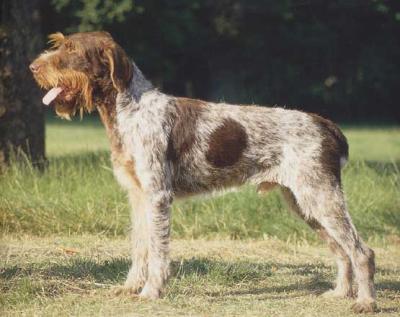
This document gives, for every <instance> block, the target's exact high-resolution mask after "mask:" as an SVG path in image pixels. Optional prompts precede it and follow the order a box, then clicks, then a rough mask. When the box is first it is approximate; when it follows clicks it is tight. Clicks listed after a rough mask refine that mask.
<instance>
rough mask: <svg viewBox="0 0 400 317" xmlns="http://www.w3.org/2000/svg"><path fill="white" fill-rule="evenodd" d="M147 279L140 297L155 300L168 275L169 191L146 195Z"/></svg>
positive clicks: (170, 196) (155, 191)
mask: <svg viewBox="0 0 400 317" xmlns="http://www.w3.org/2000/svg"><path fill="white" fill-rule="evenodd" d="M147 202H148V206H147V211H146V219H147V226H148V230H149V231H148V239H149V241H148V277H147V282H146V284H145V286H144V288H143V290H142V292H141V293H140V297H142V298H147V299H156V298H159V297H160V295H161V291H162V288H163V286H164V284H165V282H166V281H167V279H168V275H169V235H170V205H171V203H172V195H171V192H170V191H169V190H154V191H151V192H148V193H147Z"/></svg>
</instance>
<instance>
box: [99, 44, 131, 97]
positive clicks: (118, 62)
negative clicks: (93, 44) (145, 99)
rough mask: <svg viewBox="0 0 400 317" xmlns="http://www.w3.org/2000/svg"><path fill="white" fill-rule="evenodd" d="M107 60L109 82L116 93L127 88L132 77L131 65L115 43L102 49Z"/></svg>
mask: <svg viewBox="0 0 400 317" xmlns="http://www.w3.org/2000/svg"><path fill="white" fill-rule="evenodd" d="M104 54H105V56H106V58H107V60H108V67H109V71H110V77H111V81H112V83H113V86H114V88H115V89H117V91H118V92H121V91H124V90H125V89H126V88H128V86H129V83H130V81H131V79H132V75H133V67H132V63H131V61H130V60H129V58H128V56H127V55H126V53H125V52H124V50H123V49H122V48H121V47H120V46H119V45H118V44H116V43H112V45H111V46H106V47H105V48H104Z"/></svg>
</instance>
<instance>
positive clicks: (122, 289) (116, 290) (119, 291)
mask: <svg viewBox="0 0 400 317" xmlns="http://www.w3.org/2000/svg"><path fill="white" fill-rule="evenodd" d="M139 290H140V289H139V288H137V287H127V286H124V285H122V286H115V287H113V288H111V290H110V293H111V295H114V296H132V297H137V296H138V294H139Z"/></svg>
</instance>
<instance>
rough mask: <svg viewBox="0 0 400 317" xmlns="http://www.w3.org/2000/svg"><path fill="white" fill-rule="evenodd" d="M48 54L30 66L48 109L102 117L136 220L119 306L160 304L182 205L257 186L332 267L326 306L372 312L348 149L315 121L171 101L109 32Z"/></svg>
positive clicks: (370, 264) (333, 130)
mask: <svg viewBox="0 0 400 317" xmlns="http://www.w3.org/2000/svg"><path fill="white" fill-rule="evenodd" d="M49 42H50V43H51V48H50V49H49V50H48V51H45V52H43V53H42V54H40V55H39V56H38V57H37V58H36V59H35V60H34V61H33V62H32V64H31V65H30V66H29V67H30V69H31V71H32V73H33V76H34V78H35V80H36V81H37V83H38V84H39V85H40V86H41V87H42V88H43V89H45V90H48V92H47V93H46V95H45V96H44V98H43V103H45V104H47V105H49V104H54V107H55V111H56V113H57V114H58V115H59V116H60V117H63V118H70V117H71V116H73V115H74V114H76V113H77V112H79V113H81V115H82V113H83V112H85V111H87V112H91V111H93V110H95V109H97V111H98V112H99V114H100V118H101V120H102V122H103V124H104V126H105V128H106V131H107V135H108V138H109V140H110V145H111V161H112V165H113V171H114V174H115V177H116V178H117V180H118V181H119V183H120V184H121V186H122V187H123V188H125V189H126V191H127V193H128V196H129V198H130V202H131V205H132V207H133V212H132V223H133V225H132V226H133V230H132V237H131V241H132V242H131V244H132V266H131V268H130V270H129V273H128V277H127V279H126V282H125V284H124V285H123V286H121V287H119V288H118V289H117V291H116V293H117V294H120V293H128V294H132V295H133V294H135V296H139V297H140V298H145V299H157V298H159V297H160V296H161V294H162V290H163V287H164V285H165V283H166V281H167V279H168V275H169V237H170V225H171V224H170V206H171V203H172V201H173V199H174V198H178V197H185V196H189V195H195V194H199V193H206V192H210V191H213V190H218V189H222V188H229V187H234V186H239V185H241V184H244V183H251V184H254V185H256V186H257V189H258V191H260V192H265V191H268V190H269V189H271V188H273V187H275V186H278V187H279V188H280V189H281V191H282V193H283V197H284V198H285V199H286V201H287V202H288V205H289V206H290V208H291V210H293V211H294V213H295V214H297V215H299V216H300V217H301V218H302V219H304V220H305V221H306V222H307V223H308V224H309V225H310V227H311V228H313V229H314V230H315V231H316V232H318V233H319V235H320V236H321V237H322V239H324V240H325V241H326V242H327V243H328V245H329V247H330V249H331V250H332V252H333V254H334V255H335V257H336V261H337V266H338V277H337V281H336V287H335V288H334V289H332V290H330V291H328V292H326V293H325V296H329V297H352V296H353V289H352V277H353V273H354V276H355V280H356V282H357V285H358V291H357V300H356V302H355V304H354V305H353V310H354V311H355V312H359V313H362V312H372V311H375V310H376V301H375V289H374V273H375V259H374V252H373V250H372V249H370V248H369V247H368V246H367V245H366V244H365V243H364V242H363V241H362V239H361V238H360V236H359V235H358V233H357V231H356V229H355V227H354V225H353V223H352V220H351V218H350V215H349V213H348V211H347V206H346V203H345V198H344V194H343V192H342V185H341V169H342V167H343V165H344V164H345V163H346V161H347V159H348V144H347V141H346V138H345V136H344V135H343V134H342V132H341V131H340V129H339V128H338V127H337V126H336V125H335V124H334V123H332V122H331V121H329V120H327V119H324V118H322V117H320V116H318V115H315V114H309V113H305V112H301V111H296V110H287V109H283V108H279V107H272V108H271V107H259V106H255V105H229V104H225V103H212V102H205V101H201V100H195V99H189V98H181V97H174V96H169V95H166V94H164V93H162V92H160V91H159V90H158V89H156V88H155V87H154V86H153V85H152V84H151V83H150V82H149V81H148V80H147V79H146V78H145V77H144V76H143V74H142V72H141V71H140V70H139V68H138V67H137V66H136V64H135V63H134V62H132V61H131V60H130V59H129V58H128V56H127V54H126V53H125V52H124V50H123V49H122V48H121V47H120V46H119V45H118V44H117V43H116V42H115V41H114V40H113V38H112V37H111V35H110V34H109V33H106V32H87V33H76V34H71V35H68V36H65V35H63V34H62V33H55V34H52V35H50V36H49Z"/></svg>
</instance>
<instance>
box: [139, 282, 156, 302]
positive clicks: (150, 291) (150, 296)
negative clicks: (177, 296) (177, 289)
mask: <svg viewBox="0 0 400 317" xmlns="http://www.w3.org/2000/svg"><path fill="white" fill-rule="evenodd" d="M160 296H161V291H160V290H159V289H157V288H155V287H152V286H150V285H149V284H146V285H145V286H144V287H143V289H142V291H141V292H140V294H139V297H140V299H144V300H155V299H158V298H160Z"/></svg>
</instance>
